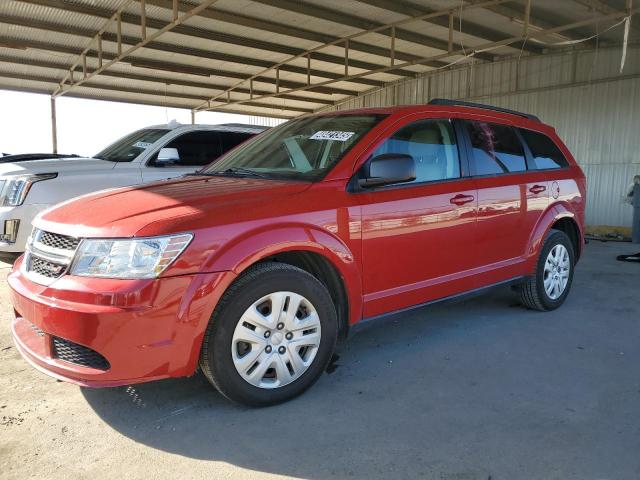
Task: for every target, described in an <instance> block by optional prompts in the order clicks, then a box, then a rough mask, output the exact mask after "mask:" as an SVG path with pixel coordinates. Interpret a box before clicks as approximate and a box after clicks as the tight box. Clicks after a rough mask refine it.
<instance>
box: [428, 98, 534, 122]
mask: <svg viewBox="0 0 640 480" xmlns="http://www.w3.org/2000/svg"><path fill="white" fill-rule="evenodd" d="M428 105H449V106H459V107H474V108H483V109H485V110H493V111H494V112H502V113H510V114H512V115H518V116H519V117H524V118H528V119H529V120H534V121H536V122H539V121H540V119H539V118H538V117H536V116H535V115H531V114H529V113H522V112H516V111H515V110H509V109H508V108H500V107H494V106H493V105H483V104H482V103H472V102H463V101H462V100H448V99H446V98H433V99H431V100H429V103H428Z"/></svg>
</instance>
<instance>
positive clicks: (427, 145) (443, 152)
mask: <svg viewBox="0 0 640 480" xmlns="http://www.w3.org/2000/svg"><path fill="white" fill-rule="evenodd" d="M385 153H402V154H408V155H411V156H412V157H413V159H414V160H415V162H416V179H415V180H414V181H413V182H410V183H422V182H434V181H438V180H448V179H451V178H459V177H460V159H459V158H458V147H457V145H456V139H455V135H454V131H453V127H452V125H451V122H449V121H448V120H421V121H418V122H414V123H410V124H409V125H406V126H404V127H402V128H401V129H399V130H398V131H397V132H395V133H394V134H393V135H391V136H390V137H389V138H387V139H386V140H385V141H384V142H382V144H381V145H380V146H379V147H378V148H377V149H376V151H375V152H374V153H373V156H377V155H382V154H385Z"/></svg>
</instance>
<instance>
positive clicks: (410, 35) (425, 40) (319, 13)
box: [253, 0, 502, 61]
mask: <svg viewBox="0 0 640 480" xmlns="http://www.w3.org/2000/svg"><path fill="white" fill-rule="evenodd" d="M253 1H254V2H257V3H261V4H263V5H269V6H271V7H277V8H281V9H283V10H287V11H290V12H296V13H299V14H301V15H306V16H308V17H312V18H319V19H322V20H327V21H329V22H334V23H338V24H340V25H347V26H350V27H354V28H357V29H360V30H368V29H371V28H372V27H374V28H375V27H380V26H383V24H382V23H380V22H375V21H372V20H369V19H367V18H362V17H358V16H355V15H350V14H348V13H345V12H344V11H337V10H332V9H329V8H326V7H321V6H317V5H314V4H310V3H306V2H300V1H298V0H253ZM500 3H502V2H500ZM429 13H431V12H429ZM414 16H417V15H411V17H414ZM377 33H380V34H381V35H387V32H386V31H385V29H381V30H380V31H378V32H377ZM396 38H397V39H399V40H404V41H407V42H411V43H415V44H418V45H422V46H426V47H431V48H435V49H437V50H443V51H445V52H446V51H447V43H446V42H443V41H442V40H440V39H439V38H437V37H431V36H429V35H424V34H422V33H416V32H414V31H413V30H406V29H402V28H398V29H396ZM456 48H460V46H456ZM480 58H482V59H483V60H487V61H492V60H493V58H491V57H489V56H484V55H480Z"/></svg>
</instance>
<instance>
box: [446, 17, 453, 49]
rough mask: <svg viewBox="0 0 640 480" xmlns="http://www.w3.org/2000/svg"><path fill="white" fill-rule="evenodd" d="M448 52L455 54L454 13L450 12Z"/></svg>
mask: <svg viewBox="0 0 640 480" xmlns="http://www.w3.org/2000/svg"><path fill="white" fill-rule="evenodd" d="M447 51H448V52H449V53H451V52H453V12H449V44H448V47H447Z"/></svg>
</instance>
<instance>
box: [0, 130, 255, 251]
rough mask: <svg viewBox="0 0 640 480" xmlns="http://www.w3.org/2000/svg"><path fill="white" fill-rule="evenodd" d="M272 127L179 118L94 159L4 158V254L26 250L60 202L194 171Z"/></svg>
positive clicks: (0, 207)
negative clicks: (38, 222) (44, 215)
mask: <svg viewBox="0 0 640 480" xmlns="http://www.w3.org/2000/svg"><path fill="white" fill-rule="evenodd" d="M266 129H267V127H261V126H254V125H241V124H223V125H180V124H178V123H175V122H174V123H171V124H168V125H156V126H152V127H148V128H144V129H142V130H138V131H136V132H133V133H131V134H130V135H127V136H126V137H124V138H122V139H120V140H118V141H117V142H115V143H114V144H112V145H110V146H108V147H107V148H105V149H104V150H102V151H101V152H99V153H98V154H96V155H95V156H94V157H92V158H80V157H77V156H75V157H68V158H57V157H56V156H54V155H52V156H51V158H47V159H42V158H39V156H38V155H34V156H29V155H27V156H25V157H24V158H26V159H19V160H18V161H15V162H12V161H11V160H10V158H9V159H7V160H9V161H8V162H0V254H1V253H5V254H6V253H20V252H23V251H24V247H25V244H26V242H27V238H28V237H29V234H30V233H31V221H32V220H33V219H34V217H35V216H36V215H37V214H38V213H40V212H41V211H42V210H45V209H46V208H49V207H50V206H52V205H55V204H56V203H59V202H62V201H63V200H68V199H70V198H73V197H77V196H78V195H83V194H86V193H91V192H95V191H97V190H103V189H105V188H113V187H125V186H129V185H136V184H139V183H144V182H149V181H153V180H164V179H168V178H173V177H178V176H181V175H185V174H187V173H193V172H195V171H196V170H198V169H200V168H201V167H203V166H205V165H208V164H209V163H211V162H213V161H214V160H216V159H217V158H218V157H219V156H220V155H222V154H223V153H225V152H227V151H228V150H230V149H232V148H234V147H235V146H236V145H238V144H240V143H242V142H244V141H245V140H247V139H248V138H250V137H252V136H254V135H257V134H258V133H260V132H262V131H264V130H266ZM34 158H35V159H34ZM99 214H100V212H96V215H99Z"/></svg>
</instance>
